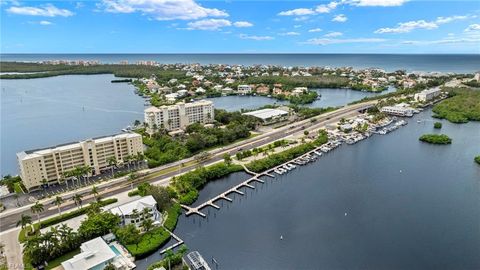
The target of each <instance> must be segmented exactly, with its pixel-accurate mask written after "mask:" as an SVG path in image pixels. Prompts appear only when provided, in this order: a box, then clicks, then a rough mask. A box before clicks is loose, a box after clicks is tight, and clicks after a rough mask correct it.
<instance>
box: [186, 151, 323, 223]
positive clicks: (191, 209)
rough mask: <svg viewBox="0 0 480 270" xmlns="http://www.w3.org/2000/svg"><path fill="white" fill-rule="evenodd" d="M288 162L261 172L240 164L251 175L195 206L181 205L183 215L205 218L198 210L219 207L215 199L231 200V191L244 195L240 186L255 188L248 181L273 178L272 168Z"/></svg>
mask: <svg viewBox="0 0 480 270" xmlns="http://www.w3.org/2000/svg"><path fill="white" fill-rule="evenodd" d="M319 149H320V147H317V148H315V149H313V150H311V151H309V152H307V153H305V154H303V155H301V156H299V157H296V158H295V159H298V158H303V157H306V156H310V155H312V154H315V155H318V152H317V151H318V150H319ZM289 163H292V160H289V161H287V162H285V163H282V164H280V165H278V166H276V167H273V168H270V169H268V170H266V171H264V172H262V173H255V172H252V171H250V170H248V168H247V167H246V166H245V165H242V166H243V168H244V170H245V172H247V173H248V174H250V175H253V176H252V177H250V178H248V179H247V180H245V181H243V182H242V183H240V184H238V185H236V186H234V187H232V188H230V189H228V190H227V191H225V192H223V193H221V194H219V195H217V196H215V197H213V198H212V199H210V200H208V201H206V202H204V203H202V204H200V205H198V206H196V207H190V206H187V205H183V204H182V205H181V206H182V208H183V209H185V210H186V212H185V215H186V216H190V215H192V214H197V215H199V216H201V217H203V218H206V217H207V215H205V214H204V213H202V212H201V211H200V210H201V209H203V208H205V207H207V206H210V207H213V208H215V209H220V206H218V204H216V202H217V201H220V200H225V201H228V202H233V200H232V199H231V198H229V197H228V196H227V195H229V194H231V193H237V194H240V195H244V194H245V193H244V192H242V191H240V188H243V187H247V188H251V189H255V186H253V185H251V184H250V183H252V182H259V183H265V181H263V180H262V179H260V178H259V177H261V176H268V177H272V178H275V176H274V175H273V174H272V172H273V171H274V170H276V169H277V168H281V167H283V166H285V165H286V164H289Z"/></svg>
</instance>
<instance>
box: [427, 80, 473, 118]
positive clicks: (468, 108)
mask: <svg viewBox="0 0 480 270" xmlns="http://www.w3.org/2000/svg"><path fill="white" fill-rule="evenodd" d="M444 90H445V91H448V93H449V95H450V96H451V97H450V98H448V99H445V100H443V101H441V102H440V103H438V104H437V105H435V106H434V107H433V109H432V111H433V112H434V113H435V114H434V115H433V117H436V118H441V119H447V120H448V121H450V122H452V123H467V122H468V121H480V91H478V90H473V89H467V88H444Z"/></svg>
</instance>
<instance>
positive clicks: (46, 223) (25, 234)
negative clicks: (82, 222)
mask: <svg viewBox="0 0 480 270" xmlns="http://www.w3.org/2000/svg"><path fill="white" fill-rule="evenodd" d="M75 200H76V203H78V202H79V201H80V204H81V200H82V199H81V198H80V197H76V199H75ZM117 201H118V200H117V199H116V198H110V199H106V200H100V201H98V202H96V203H93V204H91V205H90V206H87V207H82V206H81V205H80V204H79V205H80V207H79V209H76V210H73V211H70V212H66V213H61V214H60V215H59V216H54V217H51V218H48V219H45V220H42V221H40V222H36V223H33V222H32V218H31V217H30V216H27V215H22V217H21V219H20V220H19V221H18V223H17V227H18V226H21V230H20V233H19V234H18V241H19V242H20V243H23V242H25V241H26V240H28V239H29V238H31V237H34V236H38V234H39V233H40V230H41V229H44V228H47V227H50V226H53V225H56V224H58V223H61V222H64V221H66V220H69V219H72V218H74V217H78V216H81V215H84V214H86V213H88V212H89V211H90V210H91V209H97V208H98V207H103V206H106V205H109V204H112V203H116V202H117ZM62 203H63V201H62ZM54 204H55V201H54ZM38 205H41V204H37V206H38ZM40 208H44V206H43V205H41V207H40ZM37 209H38V208H37ZM42 212H43V210H42Z"/></svg>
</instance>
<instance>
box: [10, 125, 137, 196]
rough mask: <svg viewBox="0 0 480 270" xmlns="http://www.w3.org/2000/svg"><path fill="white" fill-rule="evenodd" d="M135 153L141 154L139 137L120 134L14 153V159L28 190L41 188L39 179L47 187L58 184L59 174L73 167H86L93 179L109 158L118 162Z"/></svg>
mask: <svg viewBox="0 0 480 270" xmlns="http://www.w3.org/2000/svg"><path fill="white" fill-rule="evenodd" d="M138 153H143V141H142V136H141V135H139V134H136V133H124V134H118V135H114V136H105V137H99V138H93V139H89V140H85V141H81V142H77V143H69V144H62V145H57V146H54V147H51V148H44V149H36V150H29V151H24V152H20V153H17V159H18V164H19V167H20V176H21V177H22V181H23V184H24V185H25V187H26V188H27V189H28V190H32V189H35V188H38V187H39V186H40V185H42V181H43V179H45V180H47V182H48V183H49V184H54V183H59V180H60V179H62V175H63V173H65V172H68V171H71V170H73V169H74V168H75V167H77V166H90V167H92V175H97V174H99V173H100V172H101V171H102V170H105V169H107V168H108V167H109V164H108V161H107V160H108V159H109V158H110V157H115V158H116V160H117V161H118V162H121V161H123V159H124V158H125V157H126V156H129V155H136V154H138Z"/></svg>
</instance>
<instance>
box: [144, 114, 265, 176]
mask: <svg viewBox="0 0 480 270" xmlns="http://www.w3.org/2000/svg"><path fill="white" fill-rule="evenodd" d="M215 120H216V125H215V126H214V127H204V126H202V125H201V124H192V125H190V126H188V127H187V129H186V132H185V134H183V135H181V136H178V137H175V138H173V137H171V136H168V135H167V133H166V131H165V130H161V129H157V132H156V133H155V134H154V135H152V136H151V137H150V136H149V135H146V134H144V136H143V137H144V138H143V142H144V144H145V145H147V146H148V149H147V150H146V151H145V156H146V157H147V160H148V166H149V167H151V168H152V167H157V166H160V165H163V164H167V163H171V162H174V161H178V160H182V159H184V158H188V157H191V156H193V155H195V154H197V153H200V152H201V151H203V150H207V149H209V148H213V147H218V146H223V145H228V144H231V143H233V142H235V141H237V140H240V139H246V138H249V137H250V131H252V130H254V129H255V128H256V126H257V125H258V123H259V122H258V119H256V118H255V117H253V116H249V115H242V114H241V113H240V112H227V111H225V110H215Z"/></svg>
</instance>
